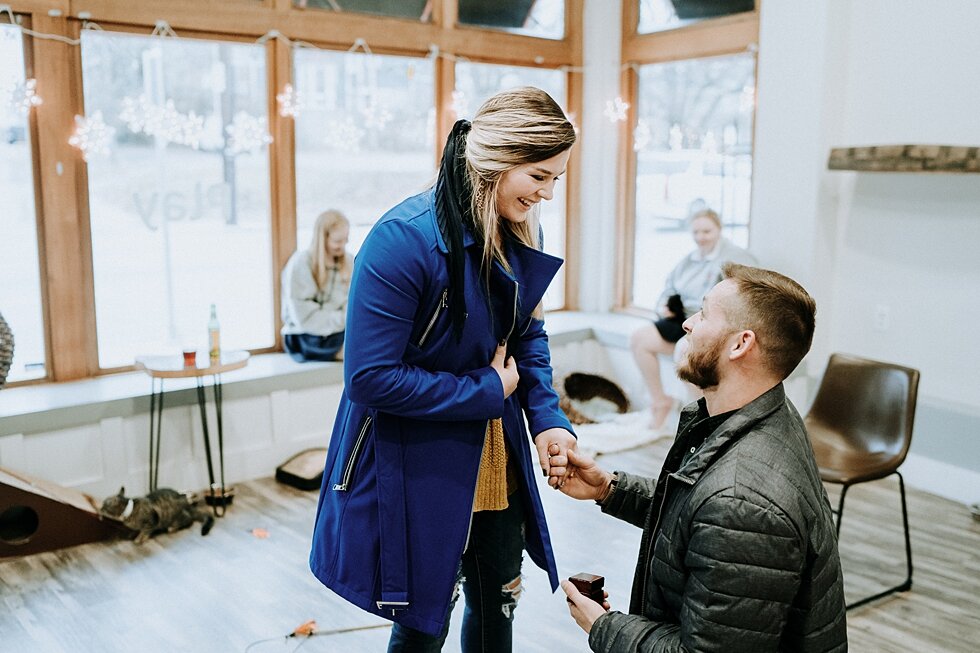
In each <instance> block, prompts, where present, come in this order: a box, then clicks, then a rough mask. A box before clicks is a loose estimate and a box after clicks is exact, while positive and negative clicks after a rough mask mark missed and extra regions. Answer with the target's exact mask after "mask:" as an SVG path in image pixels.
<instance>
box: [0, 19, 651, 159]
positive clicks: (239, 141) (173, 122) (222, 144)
mask: <svg viewBox="0 0 980 653" xmlns="http://www.w3.org/2000/svg"><path fill="white" fill-rule="evenodd" d="M3 15H6V16H7V17H8V19H9V21H10V24H12V25H18V21H17V18H16V17H15V15H14V13H13V11H12V9H11V8H10V6H8V5H0V16H3ZM79 18H81V19H82V30H83V31H86V30H95V31H104V30H102V28H101V27H100V26H99V25H98V24H97V23H95V22H93V21H91V20H89V19H88V18H89V16H87V15H84V14H80V15H79ZM18 26H19V25H18ZM19 29H20V30H21V31H22V32H23V33H24V34H25V35H27V36H31V37H33V38H38V39H51V40H57V41H60V42H63V43H66V44H68V45H72V46H79V45H80V44H81V42H82V39H81V38H78V39H72V38H69V37H65V36H63V35H60V34H47V33H43V32H38V31H35V30H31V29H28V28H26V27H23V26H19ZM149 36H150V37H156V38H161V39H180V38H182V37H180V36H179V35H178V34H177V33H176V32H175V31H174V30H173V29H172V28H171V27H170V25H169V24H168V23H167V22H166V21H162V20H161V21H157V22H156V24H155V25H154V27H153V30H152V31H151V32H150V34H149ZM271 39H277V40H280V41H282V42H284V43H285V44H286V45H287V46H289V47H290V48H293V49H306V48H311V49H323V48H319V47H318V46H316V45H313V44H310V43H307V42H305V41H299V40H293V39H291V38H289V37H288V36H286V35H284V34H282V33H281V32H279V31H278V30H270V31H269V32H267V33H266V34H263V35H262V36H261V37H259V38H258V39H256V41H255V43H256V44H264V43H266V42H267V41H269V40H271ZM347 52H348V53H362V54H363V55H366V56H375V55H374V53H373V52H372V50H371V47H370V46H369V45H368V43H367V41H366V40H365V39H363V38H360V37H359V38H356V39H355V40H354V42H353V44H352V45H351V46H350V48H348V50H347ZM436 58H444V59H449V60H452V61H464V62H465V61H466V58H465V57H461V56H458V55H455V54H452V53H446V52H441V51H440V50H439V48H438V46H436V45H434V44H433V45H431V46H430V49H429V52H428V54H427V55H426V57H425V59H427V60H434V59H436ZM538 63H540V60H539V62H538ZM634 66H635V64H631V63H630V64H625V65H624V66H623V68H624V69H625V68H629V67H634ZM555 70H559V71H561V72H583V71H584V68H582V67H575V66H567V65H562V66H558V67H556V68H555ZM4 94H5V95H6V96H7V104H8V106H10V107H11V109H12V110H13V111H15V112H17V113H18V114H19V115H21V116H23V117H26V116H27V115H28V114H29V113H30V112H31V111H32V110H34V109H35V108H36V107H38V106H40V105H41V104H43V102H44V100H43V98H42V97H41V96H40V95H39V94H38V91H37V80H36V79H26V80H23V81H20V82H16V83H14V84H13V85H12V86H10V88H8V89H6V90H4V89H3V88H2V87H0V100H2V98H3V96H4ZM276 106H277V108H278V113H279V115H280V116H281V117H283V118H290V119H295V118H297V117H299V116H300V114H301V113H302V111H303V109H304V108H305V106H306V105H305V104H304V99H303V97H302V95H301V93H300V92H299V91H298V90H297V89H296V87H295V86H294V85H293V83H291V82H287V83H285V84H284V85H283V87H282V90H281V91H280V92H278V93H277V94H276ZM629 107H630V105H629V103H628V102H626V101H624V100H623V99H622V98H621V97H616V98H614V99H612V100H609V101H607V102H606V103H605V108H604V110H603V115H604V116H605V117H606V118H607V119H608V120H609V121H610V122H612V123H617V122H622V121H625V120H626V119H627V116H628V110H629ZM451 109H452V110H453V111H454V112H455V113H456V114H457V115H466V114H467V113H468V110H469V106H468V100H467V97H466V94H465V93H464V92H463V91H462V90H459V89H457V90H454V91H453V92H452V102H451ZM361 114H362V115H361V116H360V120H359V121H358V122H359V123H360V124H359V125H355V124H344V125H342V126H341V128H342V130H346V131H349V132H351V133H350V134H347V136H348V137H349V138H351V139H356V138H358V137H359V136H360V135H362V134H363V130H364V129H380V128H382V127H384V126H385V125H386V124H388V123H389V122H390V121H391V120H392V119H393V115H392V112H391V110H390V109H389V108H388V107H385V106H383V105H382V104H380V103H377V102H373V103H371V104H369V105H368V106H366V107H364V108H363V109H362V110H361ZM118 118H119V121H120V122H121V123H122V124H124V125H125V127H126V129H128V130H129V131H130V132H132V133H134V134H143V135H146V136H149V137H152V138H154V139H158V140H159V141H160V142H163V143H167V144H171V143H172V144H176V145H183V146H186V147H189V148H192V149H205V150H215V149H221V148H223V149H224V152H225V154H227V155H229V156H237V155H239V154H245V153H256V152H258V151H260V150H261V149H262V148H263V147H264V146H266V145H268V144H269V143H272V141H273V138H272V136H271V134H270V133H269V126H268V120H267V118H266V117H265V116H252V115H250V114H248V113H247V112H245V111H239V112H237V113H236V114H235V115H234V116H233V117H232V119H231V123H230V124H227V125H225V126H224V134H223V138H215V136H214V134H213V133H212V132H213V130H208V129H206V119H205V117H204V116H200V115H197V114H196V113H195V112H194V111H188V112H181V111H179V110H178V109H177V107H176V105H175V103H174V101H173V100H172V99H165V100H163V102H162V103H159V102H154V101H153V100H151V99H150V98H149V97H148V96H147V95H146V94H140V95H137V96H135V97H133V96H127V97H124V98H123V99H122V102H121V109H120V112H119V115H118ZM569 119H570V120H572V122H573V124H574V123H575V116H574V114H569ZM74 121H75V127H74V131H73V132H72V134H71V135H70V136H69V138H68V143H69V144H70V145H71V146H72V147H75V148H77V149H78V150H79V151H80V152H81V155H82V157H83V159H84V160H85V161H91V160H93V159H95V158H100V157H106V156H108V155H109V153H110V150H111V146H112V143H113V140H114V138H115V136H116V128H115V127H112V126H111V125H110V124H109V123H108V122H107V121H106V119H105V116H104V115H103V114H102V112H101V110H94V111H92V112H91V113H90V114H87V115H76V116H75V117H74ZM576 130H578V127H577V126H576ZM641 136H642V134H641ZM645 138H646V139H647V140H649V134H647V136H646V137H645Z"/></svg>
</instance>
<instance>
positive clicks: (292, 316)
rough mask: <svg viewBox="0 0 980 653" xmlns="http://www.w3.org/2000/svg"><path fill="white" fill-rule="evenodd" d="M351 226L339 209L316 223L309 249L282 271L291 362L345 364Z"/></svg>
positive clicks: (285, 338)
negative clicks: (337, 362) (345, 325)
mask: <svg viewBox="0 0 980 653" xmlns="http://www.w3.org/2000/svg"><path fill="white" fill-rule="evenodd" d="M349 235H350V222H348V220H347V218H345V217H344V215H343V214H342V213H341V212H340V211H335V210H332V209H331V210H329V211H324V212H323V213H321V214H320V216H319V217H318V218H317V219H316V224H315V225H314V227H313V240H312V242H311V243H310V246H309V248H308V249H301V250H297V251H296V253H295V254H293V255H292V256H291V257H289V262H288V263H286V267H285V268H284V269H283V271H282V335H283V345H284V346H285V348H286V351H287V352H288V353H289V355H290V356H292V358H293V360H296V361H299V362H303V361H311V360H312V361H333V360H342V359H343V357H344V356H343V354H344V323H345V322H346V320H347V292H348V290H350V278H351V270H352V268H353V263H352V260H351V259H352V258H353V257H352V256H350V255H348V253H347V249H346V248H347V239H348V236H349Z"/></svg>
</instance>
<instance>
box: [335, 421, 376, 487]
mask: <svg viewBox="0 0 980 653" xmlns="http://www.w3.org/2000/svg"><path fill="white" fill-rule="evenodd" d="M372 421H373V418H372V417H371V415H365V416H364V421H363V422H362V423H361V428H359V429H358V430H357V437H356V438H355V439H354V446H353V447H351V450H350V454H349V455H348V456H347V462H346V463H344V469H343V473H342V474H341V477H340V481H339V482H337V483H334V485H333V489H334V491H337V492H346V491H347V490H349V489H350V487H351V481H352V480H353V478H354V470H355V469H357V462H358V461H359V460H360V459H361V454H362V453H363V452H364V442H365V440H367V436H368V433H369V432H370V430H371V422H372Z"/></svg>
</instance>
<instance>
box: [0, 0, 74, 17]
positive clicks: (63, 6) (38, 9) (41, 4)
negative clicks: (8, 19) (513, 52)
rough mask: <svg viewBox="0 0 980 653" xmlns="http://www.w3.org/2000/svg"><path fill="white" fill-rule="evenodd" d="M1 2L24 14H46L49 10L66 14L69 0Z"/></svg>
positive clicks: (10, 0) (14, 0) (7, 0)
mask: <svg viewBox="0 0 980 653" xmlns="http://www.w3.org/2000/svg"><path fill="white" fill-rule="evenodd" d="M3 4H7V5H10V8H11V9H13V11H14V13H24V14H30V13H35V14H46V13H48V12H49V11H54V12H58V11H60V12H61V13H62V14H67V13H68V11H69V5H70V4H71V3H70V2H69V0H6V2H4V3H3Z"/></svg>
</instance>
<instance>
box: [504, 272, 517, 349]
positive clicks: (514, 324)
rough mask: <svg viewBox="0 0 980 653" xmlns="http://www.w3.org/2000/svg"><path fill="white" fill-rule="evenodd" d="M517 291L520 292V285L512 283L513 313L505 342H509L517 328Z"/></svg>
mask: <svg viewBox="0 0 980 653" xmlns="http://www.w3.org/2000/svg"><path fill="white" fill-rule="evenodd" d="M519 291H520V284H519V283H518V282H517V281H514V312H513V313H512V317H511V320H510V330H509V331H508V332H507V337H506V338H504V341H505V342H506V341H507V340H510V337H511V336H512V335H514V329H515V327H517V297H518V293H519Z"/></svg>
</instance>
